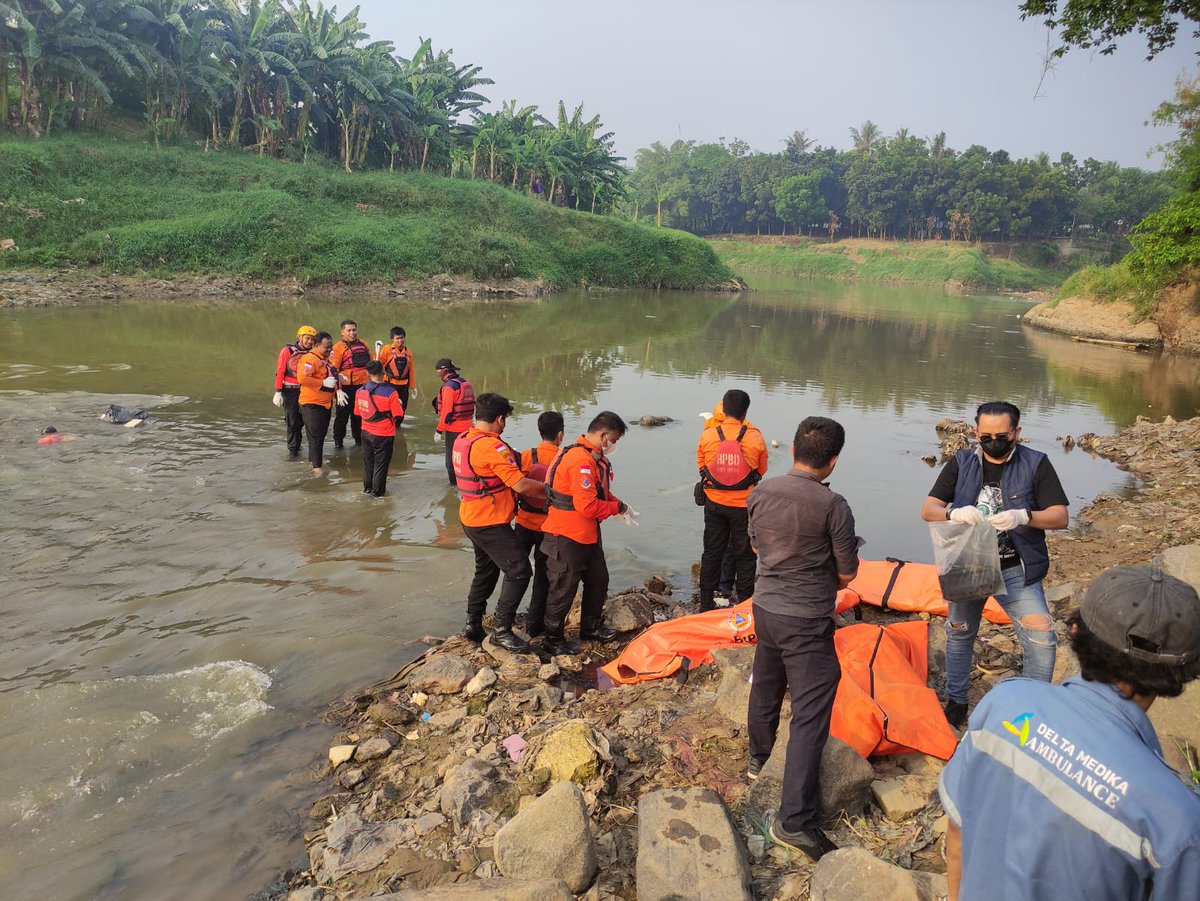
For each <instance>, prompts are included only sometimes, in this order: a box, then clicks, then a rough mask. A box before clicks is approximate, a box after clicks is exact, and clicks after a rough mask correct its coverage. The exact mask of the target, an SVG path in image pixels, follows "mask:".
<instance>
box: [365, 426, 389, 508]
mask: <svg viewBox="0 0 1200 901" xmlns="http://www.w3.org/2000/svg"><path fill="white" fill-rule="evenodd" d="M395 444H396V439H395V438H393V437H392V436H391V435H372V434H371V433H370V432H364V433H363V448H362V450H363V491H369V492H370V493H371V494H373V495H375V496H376V497H383V495H384V492H385V491H387V476H388V467H389V466H390V465H391V463H392V449H393V448H394V447H395Z"/></svg>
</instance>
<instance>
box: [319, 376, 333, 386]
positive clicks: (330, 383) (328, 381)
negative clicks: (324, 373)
mask: <svg viewBox="0 0 1200 901" xmlns="http://www.w3.org/2000/svg"><path fill="white" fill-rule="evenodd" d="M321 384H322V385H324V386H325V387H326V388H336V387H337V377H336V376H332V375H331V376H330V377H329V378H327V379H322V381H321Z"/></svg>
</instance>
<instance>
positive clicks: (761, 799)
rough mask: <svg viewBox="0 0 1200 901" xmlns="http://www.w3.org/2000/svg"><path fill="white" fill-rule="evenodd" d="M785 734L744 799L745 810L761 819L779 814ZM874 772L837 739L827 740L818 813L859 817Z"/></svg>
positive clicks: (860, 757)
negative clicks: (770, 812) (777, 811)
mask: <svg viewBox="0 0 1200 901" xmlns="http://www.w3.org/2000/svg"><path fill="white" fill-rule="evenodd" d="M787 739H788V730H787V728H786V727H785V728H783V729H781V730H780V732H779V738H778V740H776V742H775V747H774V748H773V749H772V751H771V759H770V760H768V761H767V763H766V766H764V767H763V768H762V772H760V773H759V775H758V778H757V779H755V780H754V784H753V785H751V786H750V791H749V793H748V794H747V795H746V804H747V806H749V807H751V808H753V809H755V810H756V811H758V813H759V814H760V815H762V816H765V815H766V814H767V812H768V811H771V810H778V809H779V803H780V798H781V797H782V795H783V767H784V761H785V758H786V757H787ZM874 778H875V770H874V769H873V768H872V766H871V764H870V763H868V762H867V760H866V759H865V758H864V757H863V756H862V755H861V754H859V753H858V752H857V751H856V750H854V749H853V748H852V747H850V746H849V745H848V744H846V743H845V742H844V741H842V740H841V739H840V738H835V737H834V736H832V735H831V736H829V739H828V741H826V742H825V750H824V751H822V752H821V775H820V783H819V784H820V791H821V798H820V808H819V809H820V812H821V816H822V817H831V816H835V815H836V814H838V813H841V812H842V811H845V812H846V813H849V814H851V815H853V814H858V813H861V812H862V810H863V808H864V807H866V806H867V799H868V797H869V794H870V786H871V780H873V779H874Z"/></svg>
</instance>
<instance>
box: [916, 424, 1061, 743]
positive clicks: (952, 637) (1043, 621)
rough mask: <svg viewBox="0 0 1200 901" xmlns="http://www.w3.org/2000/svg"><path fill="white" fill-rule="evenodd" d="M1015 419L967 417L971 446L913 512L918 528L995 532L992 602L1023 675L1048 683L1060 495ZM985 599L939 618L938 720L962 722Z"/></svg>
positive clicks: (956, 605) (1045, 461) (1050, 470)
mask: <svg viewBox="0 0 1200 901" xmlns="http://www.w3.org/2000/svg"><path fill="white" fill-rule="evenodd" d="M1020 421H1021V411H1020V410H1018V409H1017V408H1016V407H1015V406H1013V405H1012V404H1010V403H1006V402H1003V401H991V402H989V403H986V404H981V405H980V406H979V409H978V410H977V411H976V413H975V437H976V438H978V439H979V446H978V447H977V448H976V449H974V450H964V451H959V452H958V453H957V454H955V455H954V459H953V460H951V461H950V462H949V463H947V464H946V465H945V467H944V468H943V469H942V471H941V472H940V473H939V474H938V477H937V481H936V482H934V485H933V488H932V489H931V490H930V492H929V496H928V497H926V498H925V503H924V505H923V506H922V507H921V518H922V519H924V520H925V521H926V522H943V521H945V520H947V519H949V520H952V521H955V522H962V523H968V524H976V523H981V522H984V521H987V522H988V523H990V524H991V525H992V526H993V527H994V528H995V529H996V531H997V532H999V533H1000V534H999V541H998V545H997V552H998V553H999V555H1000V568H1001V572H1002V573H1003V575H1004V586H1005V593H1004V594H1002V595H998V596H997V597H996V600H997V601H998V602H999V603H1000V606H1001V607H1003V608H1004V611H1005V612H1006V613H1007V614H1008V615H1009V617H1010V618H1011V619H1012V622H1013V628H1014V629H1015V630H1016V633H1017V637H1018V638H1019V639H1020V641H1021V651H1022V653H1023V655H1024V675H1025V676H1026V677H1027V678H1030V679H1039V680H1041V681H1043V682H1049V681H1050V679H1051V677H1052V676H1053V674H1054V657H1055V646H1056V644H1057V641H1056V638H1055V634H1054V623H1053V621H1052V620H1051V618H1050V609H1049V607H1048V606H1047V605H1046V595H1045V592H1044V591H1043V590H1042V579H1043V578H1044V577H1045V575H1046V571H1047V570H1048V569H1049V566H1050V556H1049V554H1048V552H1047V550H1046V530H1047V529H1065V528H1066V527H1067V523H1068V521H1069V517H1068V515H1067V504H1068V501H1067V495H1066V493H1065V492H1064V491H1063V487H1062V483H1061V482H1060V481H1059V479H1058V474H1057V473H1056V472H1055V471H1054V467H1053V466H1052V465H1051V463H1050V460H1049V458H1048V457H1046V455H1045V454H1042V453H1039V452H1038V451H1035V450H1030V449H1029V448H1027V447H1025V446H1023V445H1022V444H1021V443H1020V436H1021V427H1020ZM986 601H987V598H978V599H975V600H970V601H949V602H947V605H948V607H949V614H948V616H947V617H946V710H945V712H946V719H947V720H949V722H950V725H952V726H954V727H956V728H957V727H959V726H961V725H962V724H963V723H964V722H965V721H966V718H967V690H968V688H969V685H970V674H971V663H972V657H973V654H974V649H975V636H976V634H977V633H978V632H979V620H980V618H981V616H982V614H983V605H984V603H985V602H986Z"/></svg>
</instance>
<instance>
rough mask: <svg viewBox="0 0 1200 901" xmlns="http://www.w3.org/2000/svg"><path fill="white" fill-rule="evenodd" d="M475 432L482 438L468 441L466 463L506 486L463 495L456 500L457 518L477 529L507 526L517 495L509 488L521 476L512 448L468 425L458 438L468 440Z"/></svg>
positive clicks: (494, 435) (487, 433) (491, 434)
mask: <svg viewBox="0 0 1200 901" xmlns="http://www.w3.org/2000/svg"><path fill="white" fill-rule="evenodd" d="M477 433H478V434H482V435H483V436H484V437H482V438H480V439H478V440H477V441H473V442H472V443H471V445H470V450H469V452H468V453H469V457H468V460H467V462H468V463H469V464H470V467H471V469H473V470H474V471H475V472H476V473H477V474H478V475H480V476H495V477H496V478H498V479H499V480H500V481H502V482H503V483H504V484H505V485H507V486H508V489H506V490H504V491H499V492H497V493H496V494H490V495H488V496H487V497H481V498H477V499H475V500H467V499H465V498H464V499H463V500H461V501H459V503H458V518H459V520H460V521H461V522H462V524H463V525H464V526H473V527H474V528H477V529H478V528H483V527H485V526H503V525H507V524H508V523H510V522H512V519H513V514H514V513H515V512H516V509H517V498H516V495H515V494H514V493H513V491H512V490H511V489H512V487H513V485H515V484H517V482H519V481H521V479H523V478H524V475H522V473H521V469H520V467H519V466H518V465H517V459H516V457H515V456H513V451H512V448H511V447H509V446H508V445H507V444H505V443H504V439H503V438H501V437H500V436H499V435H496V434H494V433H492V432H488V431H485V430H484V429H477V428H475V426H471V427H470V428H469V429H467V431H466V432H464V433H463V434H462V436H461V437H459V438H458V440H459V441H464V442H465V441H468V440H470V439H471V438H473V437H474V436H475V435H476V434H477ZM446 440H447V441H449V440H451V439H450V438H447V439H446Z"/></svg>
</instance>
